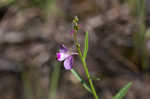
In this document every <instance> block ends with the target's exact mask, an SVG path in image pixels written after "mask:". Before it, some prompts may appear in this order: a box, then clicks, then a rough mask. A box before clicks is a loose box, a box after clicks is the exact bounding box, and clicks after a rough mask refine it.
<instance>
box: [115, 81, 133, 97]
mask: <svg viewBox="0 0 150 99" xmlns="http://www.w3.org/2000/svg"><path fill="white" fill-rule="evenodd" d="M131 85H132V82H129V83H128V84H126V85H125V86H124V87H123V88H122V89H121V90H120V91H119V92H118V93H117V94H116V95H115V96H114V97H113V99H122V98H123V97H124V96H125V95H126V93H127V92H128V89H129V88H130V87H131Z"/></svg>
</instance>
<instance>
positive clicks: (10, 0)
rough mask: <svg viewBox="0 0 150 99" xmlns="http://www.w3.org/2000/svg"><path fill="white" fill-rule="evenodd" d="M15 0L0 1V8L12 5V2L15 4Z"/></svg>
mask: <svg viewBox="0 0 150 99" xmlns="http://www.w3.org/2000/svg"><path fill="white" fill-rule="evenodd" d="M15 1H16V0H0V8H1V7H5V6H7V5H9V4H12V3H13V2H15Z"/></svg>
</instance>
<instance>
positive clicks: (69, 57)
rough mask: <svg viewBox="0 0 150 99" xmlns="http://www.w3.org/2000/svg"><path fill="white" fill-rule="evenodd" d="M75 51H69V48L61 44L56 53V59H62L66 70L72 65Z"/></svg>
mask: <svg viewBox="0 0 150 99" xmlns="http://www.w3.org/2000/svg"><path fill="white" fill-rule="evenodd" d="M75 54H77V53H71V52H69V50H68V49H67V48H66V47H65V46H64V45H62V46H61V48H60V49H59V52H58V53H57V60H58V61H64V67H65V69H66V70H70V69H72V67H73V55H75Z"/></svg>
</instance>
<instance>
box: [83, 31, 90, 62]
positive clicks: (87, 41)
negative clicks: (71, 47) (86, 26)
mask: <svg viewBox="0 0 150 99" xmlns="http://www.w3.org/2000/svg"><path fill="white" fill-rule="evenodd" d="M88 44H89V37H88V31H86V34H85V42H84V53H83V58H84V59H85V58H86V56H87V52H88Z"/></svg>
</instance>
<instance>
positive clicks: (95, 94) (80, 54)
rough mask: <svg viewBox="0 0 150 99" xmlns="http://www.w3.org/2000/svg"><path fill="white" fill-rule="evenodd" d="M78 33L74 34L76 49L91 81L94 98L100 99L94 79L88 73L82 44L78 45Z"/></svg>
mask: <svg viewBox="0 0 150 99" xmlns="http://www.w3.org/2000/svg"><path fill="white" fill-rule="evenodd" d="M76 32H77V31H76ZM76 32H75V33H74V40H75V44H76V48H77V50H78V53H79V57H80V59H81V61H82V64H83V68H84V71H85V73H86V77H87V78H88V80H89V84H90V87H91V90H92V94H93V96H94V98H95V99H98V95H97V93H96V91H95V88H94V85H93V82H92V79H91V77H90V74H89V71H88V68H87V65H86V61H85V58H83V56H82V52H81V48H80V44H79V43H78V41H77V38H76Z"/></svg>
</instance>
